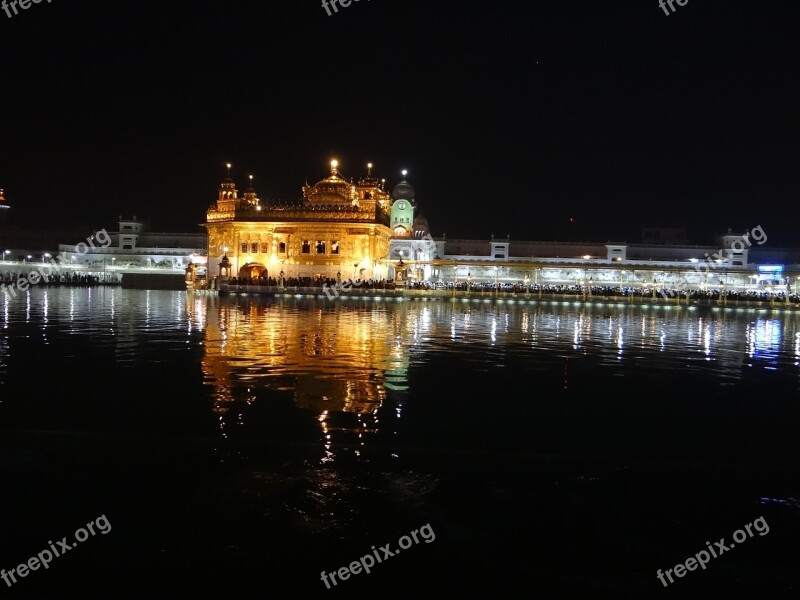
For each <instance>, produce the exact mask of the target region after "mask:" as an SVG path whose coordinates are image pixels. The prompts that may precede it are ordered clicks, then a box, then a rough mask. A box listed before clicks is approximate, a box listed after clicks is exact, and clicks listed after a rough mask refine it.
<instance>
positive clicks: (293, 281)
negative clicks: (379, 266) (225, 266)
mask: <svg viewBox="0 0 800 600" xmlns="http://www.w3.org/2000/svg"><path fill="white" fill-rule="evenodd" d="M344 281H345V280H344V279H342V280H341V282H340V283H343V282H344ZM348 281H349V282H350V284H349V285H350V286H352V287H364V288H367V289H371V290H372V289H375V290H390V289H395V283H394V281H392V280H388V281H387V280H384V279H380V280H373V279H369V280H361V279H353V280H348ZM228 285H251V286H272V287H277V286H279V285H280V282H279V280H278V279H276V278H274V277H231V278H230V279H229V280H228ZM323 286H327V287H335V286H336V279H331V278H329V277H284V278H283V287H287V288H319V289H321V288H322V287H323Z"/></svg>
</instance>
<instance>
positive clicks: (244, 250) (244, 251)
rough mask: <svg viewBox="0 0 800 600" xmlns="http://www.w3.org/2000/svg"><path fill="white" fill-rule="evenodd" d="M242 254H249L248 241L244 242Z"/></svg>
mask: <svg viewBox="0 0 800 600" xmlns="http://www.w3.org/2000/svg"><path fill="white" fill-rule="evenodd" d="M242 254H247V242H242Z"/></svg>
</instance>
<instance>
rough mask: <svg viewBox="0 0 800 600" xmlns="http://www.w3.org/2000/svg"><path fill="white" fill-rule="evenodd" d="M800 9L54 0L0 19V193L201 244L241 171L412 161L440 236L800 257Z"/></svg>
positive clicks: (77, 220)
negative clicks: (221, 197) (778, 248)
mask: <svg viewBox="0 0 800 600" xmlns="http://www.w3.org/2000/svg"><path fill="white" fill-rule="evenodd" d="M791 7H792V3H789V2H785V1H784V0H782V1H780V2H778V1H770V2H764V1H761V2H737V3H733V2H721V1H709V0H703V1H702V2H701V1H700V0H689V2H688V4H687V5H686V6H683V7H680V6H678V5H677V4H676V5H675V8H676V11H675V13H674V14H670V15H669V16H667V15H665V14H664V12H663V10H662V9H661V8H659V6H658V0H637V1H636V2H632V1H627V2H626V1H623V2H602V1H598V0H592V1H588V0H587V1H583V2H572V1H565V0H560V1H558V2H533V1H530V2H522V3H520V2H514V3H511V2H484V3H479V2H475V3H467V2H441V1H436V2H432V1H431V0H426V1H421V0H419V1H418V0H403V1H396V0H360V1H359V2H355V1H354V2H353V3H352V4H351V5H350V6H349V7H347V8H340V9H339V12H338V13H337V14H334V15H332V16H328V15H327V13H326V12H325V10H324V9H323V8H322V6H321V5H320V1H319V0H283V1H279V2H269V3H266V2H259V3H256V2H244V1H240V2H237V1H226V2H215V3H197V2H188V1H184V0H170V1H169V2H165V1H164V0H160V1H155V0H137V1H136V2H131V1H127V0H113V1H109V0H106V1H103V2H89V1H86V0H53V1H52V3H47V2H46V1H43V2H41V3H39V4H35V5H31V6H30V7H29V8H28V9H27V10H22V11H20V14H18V15H16V16H14V17H13V18H8V17H7V16H6V15H5V13H4V12H0V56H2V62H3V66H2V71H0V77H2V80H1V82H0V94H1V97H2V117H0V187H3V188H5V190H6V195H7V197H8V198H9V200H10V202H11V203H12V205H13V210H14V214H15V217H16V219H17V221H18V222H19V223H21V224H23V225H25V226H34V225H35V224H37V223H39V224H41V225H42V226H46V227H58V226H66V225H71V224H89V225H92V226H94V227H97V228H100V227H107V228H113V227H115V226H116V222H115V221H116V218H117V215H119V214H125V215H132V214H136V215H137V216H139V217H140V218H146V219H148V220H149V221H151V222H152V224H153V226H154V227H155V228H156V229H159V230H179V231H192V230H196V228H197V224H198V223H201V222H203V221H204V219H205V210H206V209H207V208H208V205H209V204H210V202H211V201H212V200H213V199H214V198H215V196H216V188H217V184H218V182H219V181H220V179H221V178H222V177H223V175H224V172H225V170H224V167H223V163H225V162H226V161H231V162H232V163H233V164H234V175H235V177H236V179H237V182H239V184H240V189H241V188H243V187H245V179H246V176H247V174H248V173H253V174H254V175H255V178H256V179H255V181H256V189H257V191H258V193H259V196H260V197H262V198H265V197H266V198H296V197H298V196H299V195H300V188H301V186H302V184H303V183H304V181H305V180H306V179H308V181H309V182H311V183H313V182H315V181H317V180H319V179H321V178H323V177H324V176H326V174H327V172H328V171H327V164H328V161H329V160H330V159H331V158H333V157H335V158H337V159H338V160H339V161H340V169H341V171H342V174H343V175H344V176H346V177H351V176H352V177H358V176H359V175H361V174H362V173H363V171H364V165H365V163H366V162H368V161H372V162H373V163H375V165H376V167H375V170H376V174H378V175H379V176H381V177H386V179H387V181H388V182H389V184H390V185H394V183H396V182H397V181H398V180H399V173H400V170H401V169H403V168H407V169H408V170H409V172H410V174H409V180H410V181H411V183H412V184H413V185H414V186H415V188H416V190H417V201H418V203H419V206H420V208H421V212H422V214H423V215H424V216H426V217H427V218H428V221H429V223H430V225H431V228H432V230H433V232H434V234H437V235H438V234H441V233H446V234H447V235H448V237H457V236H458V237H478V238H485V237H486V238H488V237H489V235H491V234H492V233H494V234H495V235H506V234H510V235H511V236H512V238H517V239H575V238H579V239H586V240H594V241H606V240H627V241H629V242H633V241H638V240H639V233H640V227H641V226H642V225H645V224H654V225H655V224H659V223H661V224H678V225H684V226H686V227H687V228H688V230H689V232H690V235H691V237H692V239H693V240H695V241H698V242H704V241H710V240H711V239H712V237H713V235H714V233H716V232H721V231H723V230H725V229H727V228H728V227H732V228H734V229H738V230H742V229H743V228H745V227H754V226H756V225H761V226H762V227H763V229H764V230H765V231H766V232H767V233H768V234H769V245H778V244H781V245H794V246H800V234H799V233H798V229H797V218H796V217H797V213H798V209H797V200H798V197H800V196H799V194H798V192H800V181H799V180H798V169H797V163H798V157H800V152H798V150H800V147H799V146H800V143H798V139H799V138H798V133H800V131H798V129H800V127H798V107H800V102H798V100H800V99H799V98H798V95H799V94H798V73H799V72H800V69H798V66H797V64H796V63H797V58H798V56H800V53H799V52H798V48H797V46H798V44H797V32H796V30H797V22H796V18H795V15H794V14H791V13H790V11H791ZM570 218H573V219H574V220H575V222H574V224H572V225H570V224H569V219H570Z"/></svg>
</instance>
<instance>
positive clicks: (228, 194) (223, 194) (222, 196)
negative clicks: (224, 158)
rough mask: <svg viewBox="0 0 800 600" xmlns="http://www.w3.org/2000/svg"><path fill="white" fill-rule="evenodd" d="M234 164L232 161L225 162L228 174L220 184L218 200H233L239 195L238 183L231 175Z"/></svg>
mask: <svg viewBox="0 0 800 600" xmlns="http://www.w3.org/2000/svg"><path fill="white" fill-rule="evenodd" d="M232 166H233V165H232V164H231V163H225V168H226V169H227V172H228V176H227V177H225V179H223V180H222V183H221V184H220V186H219V196H218V200H233V199H235V198H236V197H237V195H238V192H237V190H236V183H235V182H234V181H233V178H232V177H231V167H232Z"/></svg>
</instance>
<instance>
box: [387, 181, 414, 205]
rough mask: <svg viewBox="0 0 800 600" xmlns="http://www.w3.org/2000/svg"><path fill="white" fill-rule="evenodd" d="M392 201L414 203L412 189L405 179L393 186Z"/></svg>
mask: <svg viewBox="0 0 800 600" xmlns="http://www.w3.org/2000/svg"><path fill="white" fill-rule="evenodd" d="M392 200H408V201H409V202H413V201H414V187H413V186H412V185H411V184H410V183H408V182H407V181H406V180H405V179H403V181H401V182H400V183H398V184H397V185H396V186H394V189H393V190H392Z"/></svg>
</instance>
